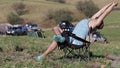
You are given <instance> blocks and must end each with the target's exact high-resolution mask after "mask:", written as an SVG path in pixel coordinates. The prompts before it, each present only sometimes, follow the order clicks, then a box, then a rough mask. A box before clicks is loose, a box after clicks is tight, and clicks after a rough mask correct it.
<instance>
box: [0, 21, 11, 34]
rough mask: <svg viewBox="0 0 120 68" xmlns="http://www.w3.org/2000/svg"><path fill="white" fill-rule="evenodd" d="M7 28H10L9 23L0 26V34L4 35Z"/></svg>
mask: <svg viewBox="0 0 120 68" xmlns="http://www.w3.org/2000/svg"><path fill="white" fill-rule="evenodd" d="M9 27H12V25H11V24H9V23H4V24H0V34H6V31H7V30H8V28H9Z"/></svg>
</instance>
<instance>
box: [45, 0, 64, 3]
mask: <svg viewBox="0 0 120 68" xmlns="http://www.w3.org/2000/svg"><path fill="white" fill-rule="evenodd" d="M47 1H53V2H59V3H65V0H47Z"/></svg>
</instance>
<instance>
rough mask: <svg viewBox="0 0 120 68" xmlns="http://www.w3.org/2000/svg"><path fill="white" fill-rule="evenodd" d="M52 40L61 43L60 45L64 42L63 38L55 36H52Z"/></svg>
mask: <svg viewBox="0 0 120 68" xmlns="http://www.w3.org/2000/svg"><path fill="white" fill-rule="evenodd" d="M53 39H54V40H55V41H57V42H61V43H62V42H64V41H65V38H64V37H62V36H57V35H54V36H53Z"/></svg>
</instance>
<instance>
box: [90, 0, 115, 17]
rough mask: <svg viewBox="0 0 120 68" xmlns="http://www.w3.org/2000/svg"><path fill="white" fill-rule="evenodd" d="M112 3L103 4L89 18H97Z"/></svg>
mask: <svg viewBox="0 0 120 68" xmlns="http://www.w3.org/2000/svg"><path fill="white" fill-rule="evenodd" d="M112 3H113V2H111V3H109V4H107V5H106V6H104V7H103V8H102V9H100V10H99V11H98V12H97V13H95V14H94V15H93V16H92V17H91V19H96V18H98V17H99V16H100V15H101V14H102V13H103V12H104V11H105V10H106V9H107V8H108V7H109V6H111V5H112Z"/></svg>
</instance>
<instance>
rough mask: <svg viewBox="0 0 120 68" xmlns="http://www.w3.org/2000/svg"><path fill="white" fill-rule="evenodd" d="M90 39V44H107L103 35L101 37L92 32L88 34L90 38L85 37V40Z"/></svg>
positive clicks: (97, 33) (99, 34)
mask: <svg viewBox="0 0 120 68" xmlns="http://www.w3.org/2000/svg"><path fill="white" fill-rule="evenodd" d="M89 38H90V42H97V43H108V40H107V38H106V37H104V35H102V34H101V33H100V32H98V31H93V32H92V33H90V36H88V37H87V40H88V39H89Z"/></svg>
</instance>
